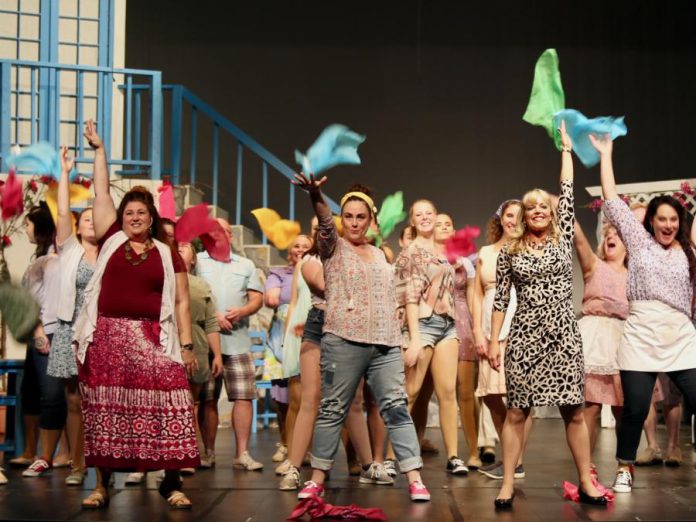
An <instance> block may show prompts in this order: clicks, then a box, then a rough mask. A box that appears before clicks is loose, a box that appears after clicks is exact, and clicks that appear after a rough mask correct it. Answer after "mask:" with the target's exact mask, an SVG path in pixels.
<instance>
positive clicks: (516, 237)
mask: <svg viewBox="0 0 696 522" xmlns="http://www.w3.org/2000/svg"><path fill="white" fill-rule="evenodd" d="M539 201H542V202H544V203H546V204H547V205H548V207H549V209H550V210H551V223H549V232H548V237H549V238H550V239H551V241H553V242H554V243H557V242H558V239H559V238H560V236H561V230H560V228H559V227H558V213H557V211H556V207H555V205H554V204H553V200H552V199H551V194H549V193H548V192H546V191H545V190H542V189H538V188H537V189H532V190H530V191H529V192H527V193H526V194H525V195H524V196H522V208H521V211H520V213H519V214H518V215H517V222H516V223H515V230H514V231H513V232H512V234H511V238H512V239H511V240H510V244H509V246H508V252H509V253H510V254H512V255H515V254H519V253H520V252H523V251H524V250H525V249H526V248H527V247H526V244H525V243H526V240H527V221H526V220H525V217H524V214H525V209H526V208H527V207H528V206H530V205H534V204H536V203H537V202H539Z"/></svg>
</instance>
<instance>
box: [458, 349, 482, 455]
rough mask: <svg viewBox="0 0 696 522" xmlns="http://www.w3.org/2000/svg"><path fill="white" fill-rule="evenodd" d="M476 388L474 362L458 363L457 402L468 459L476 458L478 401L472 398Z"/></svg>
mask: <svg viewBox="0 0 696 522" xmlns="http://www.w3.org/2000/svg"><path fill="white" fill-rule="evenodd" d="M475 388H476V362H475V361H459V366H458V368H457V401H458V403H459V415H460V417H461V421H462V429H463V430H464V437H465V438H466V444H467V447H468V450H469V458H478V448H477V441H478V429H479V426H478V418H479V411H478V410H479V408H478V400H477V399H476V397H474V390H475Z"/></svg>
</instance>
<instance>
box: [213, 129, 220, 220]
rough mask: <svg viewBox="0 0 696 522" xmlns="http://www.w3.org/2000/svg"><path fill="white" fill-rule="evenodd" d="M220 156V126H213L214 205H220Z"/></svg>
mask: <svg viewBox="0 0 696 522" xmlns="http://www.w3.org/2000/svg"><path fill="white" fill-rule="evenodd" d="M219 158H220V127H218V124H217V123H216V124H215V125H214V126H213V206H214V207H217V206H218V160H219Z"/></svg>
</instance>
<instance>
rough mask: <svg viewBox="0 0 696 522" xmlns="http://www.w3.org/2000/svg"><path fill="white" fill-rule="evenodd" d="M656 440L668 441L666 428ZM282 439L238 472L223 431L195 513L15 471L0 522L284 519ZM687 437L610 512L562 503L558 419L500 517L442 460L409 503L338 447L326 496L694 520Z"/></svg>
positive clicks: (529, 516)
mask: <svg viewBox="0 0 696 522" xmlns="http://www.w3.org/2000/svg"><path fill="white" fill-rule="evenodd" d="M658 435H659V437H660V438H661V440H664V438H665V432H664V430H661V431H660V432H659V433H658ZM277 436H278V433H277V431H275V430H271V431H268V430H267V431H260V432H259V433H258V434H256V435H252V442H251V444H252V453H253V455H254V456H255V457H256V458H257V459H259V460H261V461H262V462H263V463H264V464H265V466H266V467H265V469H264V471H263V472H260V473H259V472H244V471H239V470H232V442H231V440H232V432H231V430H229V429H221V430H220V431H219V434H218V448H217V449H218V460H217V466H216V467H215V468H214V469H212V470H206V471H199V472H197V473H196V475H195V476H193V477H190V478H186V484H185V489H186V492H187V494H188V495H189V496H190V498H191V500H192V501H193V503H194V508H193V510H192V511H190V512H182V511H172V510H170V509H169V508H168V507H167V505H166V503H165V502H164V500H163V499H161V498H160V497H159V495H158V493H157V491H156V489H155V483H154V477H152V476H151V477H149V479H148V483H147V484H146V485H143V486H136V487H132V486H129V487H126V486H124V484H123V481H124V475H123V474H118V475H117V478H116V485H115V487H114V488H113V489H112V497H111V505H110V506H109V507H108V508H107V509H106V510H102V511H82V510H81V509H80V501H81V500H82V499H83V498H84V497H85V496H87V493H88V491H89V489H90V488H91V487H93V486H94V474H93V473H90V476H89V478H88V481H87V482H86V484H85V487H84V488H68V487H66V486H64V485H63V484H64V482H63V481H64V479H65V477H66V475H67V473H68V472H67V471H66V470H64V469H61V470H55V471H54V472H53V473H52V474H51V475H50V476H48V477H45V478H31V479H30V478H23V477H22V476H21V470H12V469H10V470H7V475H8V477H9V479H10V483H9V484H7V485H6V486H2V487H0V520H84V521H106V520H114V521H129V522H130V521H147V522H157V521H161V520H166V521H175V522H179V521H191V522H193V521H204V522H216V521H224V522H237V521H239V522H246V521H249V522H251V521H254V522H257V521H258V522H265V521H269V522H270V521H282V520H284V519H285V517H286V516H287V515H288V514H289V513H290V511H291V510H292V508H293V506H294V505H295V504H296V502H297V500H296V497H295V493H294V492H281V491H278V489H277V486H278V479H277V477H276V476H275V474H274V473H273V463H272V462H271V454H272V452H273V450H274V449H275V442H277ZM428 436H429V437H430V438H431V440H433V441H435V442H436V443H437V444H438V446H439V447H440V448H441V449H442V444H441V440H440V436H439V430H436V429H429V430H428ZM682 440H683V441H685V444H683V445H682V452H683V454H684V463H683V464H682V466H681V467H679V468H664V467H650V468H639V469H638V471H637V473H636V479H635V485H634V489H633V493H631V494H624V495H617V499H616V502H614V503H613V505H610V506H609V507H608V508H606V509H603V508H596V507H591V506H590V507H588V506H584V505H581V504H575V503H571V502H567V501H564V500H563V499H562V489H561V485H562V483H563V481H564V480H571V481H573V480H575V476H574V472H573V465H572V461H571V459H570V454H569V451H568V449H567V446H566V443H565V437H564V434H563V425H562V422H561V421H560V420H558V419H537V420H535V424H534V428H533V430H532V435H531V438H530V442H529V448H528V451H527V455H526V459H525V468H526V471H527V478H525V479H523V480H518V481H517V498H516V499H515V505H514V509H513V511H511V512H505V513H496V512H495V511H494V509H493V499H494V498H495V495H496V492H497V489H498V484H499V483H497V482H495V481H493V480H490V479H488V478H486V477H484V476H483V475H481V474H480V473H476V472H472V473H470V474H469V476H467V477H451V476H447V475H446V474H445V472H444V465H445V460H444V457H443V456H428V457H426V458H425V469H424V471H423V477H424V481H425V483H426V485H427V486H428V488H429V489H430V492H431V493H432V501H431V502H429V503H422V504H414V503H411V502H410V501H409V499H408V485H407V483H406V481H405V479H404V478H402V477H399V478H398V479H397V482H396V485H395V486H393V487H390V486H372V485H364V484H359V483H358V481H357V478H355V477H348V475H347V471H346V464H345V457H344V454H343V450H340V452H339V455H338V458H337V466H336V468H335V470H334V472H333V473H332V477H331V480H330V481H329V482H328V483H327V486H328V488H327V494H326V498H327V500H328V501H329V502H331V503H334V504H351V503H356V504H359V505H361V506H365V507H367V506H377V507H381V508H382V509H384V511H385V512H386V514H387V516H388V518H389V520H393V521H399V522H402V521H403V522H406V521H425V520H428V521H437V522H446V521H455V522H463V521H476V522H483V521H489V520H490V521H513V520H514V521H515V522H518V521H549V522H551V521H554V522H555V521H575V520H584V521H616V520H633V521H648V520H660V521H667V520H680V521H682V520H696V502H695V500H696V471H695V470H694V467H693V465H694V460H693V456H692V449H691V445H690V444H689V441H690V438H689V433H688V430H687V429H684V430H683V431H682ZM462 445H463V442H461V437H460V447H462ZM614 446H615V439H614V434H613V432H612V431H611V430H602V432H601V433H600V436H599V439H598V448H597V449H598V451H597V455H596V456H595V461H596V463H597V465H598V467H599V470H600V478H601V479H602V480H603V482H605V483H609V484H610V483H611V480H612V479H613V470H614V462H613V459H612V456H613V452H614ZM5 468H6V469H7V467H6V466H5ZM308 474H309V470H308V469H305V470H303V476H307V475H308Z"/></svg>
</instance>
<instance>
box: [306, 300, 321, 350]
mask: <svg viewBox="0 0 696 522" xmlns="http://www.w3.org/2000/svg"><path fill="white" fill-rule="evenodd" d="M323 330H324V310H321V309H319V308H316V307H314V306H313V307H312V308H310V309H309V313H308V314H307V321H305V325H304V332H303V333H302V342H305V341H306V342H308V343H314V344H316V345H317V346H321V336H322V332H323Z"/></svg>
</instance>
